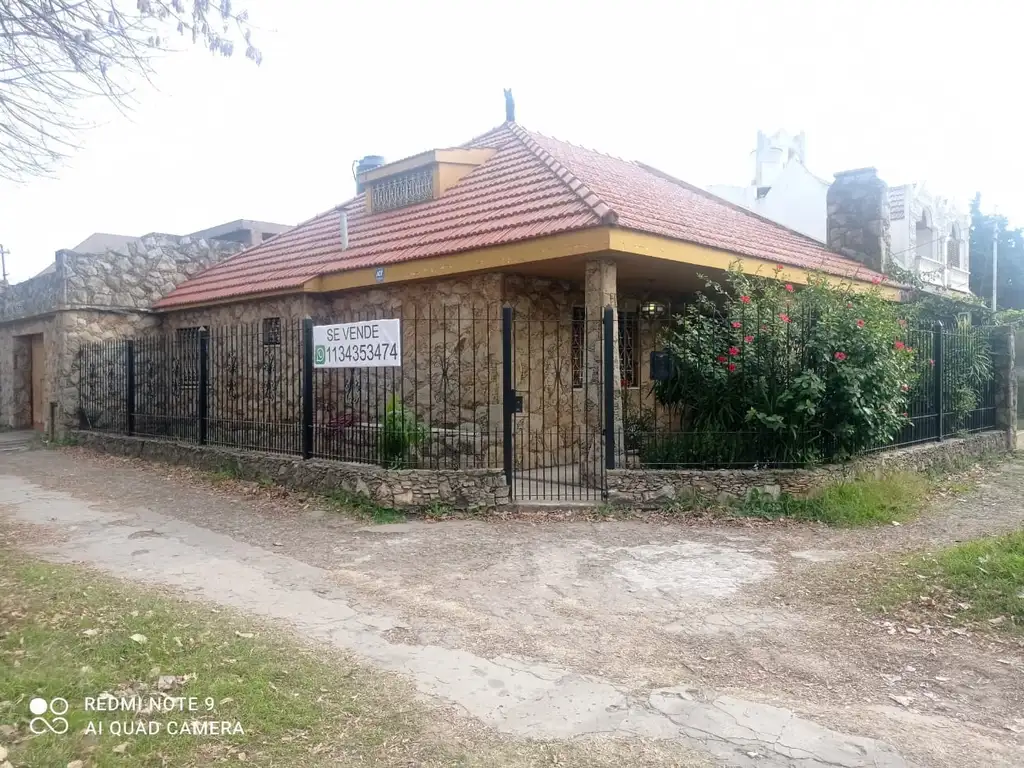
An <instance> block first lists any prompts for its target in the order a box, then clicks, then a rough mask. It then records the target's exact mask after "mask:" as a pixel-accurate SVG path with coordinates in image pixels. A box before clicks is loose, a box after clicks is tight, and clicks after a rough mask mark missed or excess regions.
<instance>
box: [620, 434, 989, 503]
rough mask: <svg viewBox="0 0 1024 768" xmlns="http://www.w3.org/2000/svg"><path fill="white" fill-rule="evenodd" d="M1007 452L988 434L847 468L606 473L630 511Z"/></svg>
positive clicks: (803, 491)
mask: <svg viewBox="0 0 1024 768" xmlns="http://www.w3.org/2000/svg"><path fill="white" fill-rule="evenodd" d="M1007 450H1008V446H1007V437H1006V432H1005V431H989V432H979V433H977V434H973V435H969V436H967V437H962V438H952V439H950V440H944V441H943V442H941V443H938V442H936V443H925V444H922V445H915V446H911V447H909V448H900V449H897V450H892V451H880V452H878V453H873V454H870V455H868V456H864V457H861V458H859V459H856V460H854V461H851V462H850V463H848V464H842V465H839V464H833V465H828V466H824V467H817V468H814V469H764V470H761V469H739V470H737V469H708V470H705V469H671V470H649V469H612V470H608V474H607V478H608V480H607V482H608V499H609V501H611V502H613V503H619V504H625V505H630V506H635V505H640V506H660V505H662V504H668V503H671V502H673V501H676V500H685V499H688V498H692V497H693V496H694V495H696V494H702V495H706V496H710V497H712V498H717V499H719V500H722V501H726V500H730V499H740V498H744V497H746V496H747V495H748V494H749V493H751V492H752V491H755V490H757V491H761V492H763V493H769V494H771V495H778V494H779V493H788V494H791V495H793V496H806V495H807V494H809V493H811V492H812V491H815V490H817V489H820V488H824V487H825V486H827V485H831V484H833V483H837V482H839V481H841V480H847V479H852V478H853V477H856V476H858V475H863V474H880V473H882V472H897V471H901V470H906V471H921V470H925V469H929V468H932V467H943V466H954V465H955V463H956V462H957V461H962V460H965V459H970V458H974V457H979V456H983V455H986V454H993V453H1005V452H1006V451H1007Z"/></svg>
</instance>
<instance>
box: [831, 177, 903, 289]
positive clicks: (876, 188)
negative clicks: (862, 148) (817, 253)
mask: <svg viewBox="0 0 1024 768" xmlns="http://www.w3.org/2000/svg"><path fill="white" fill-rule="evenodd" d="M825 202H826V206H827V209H828V220H827V231H828V247H829V248H831V249H832V250H833V251H837V252H839V253H841V254H842V255H843V256H846V257H847V258H850V259H853V260H854V261H858V262H860V263H861V264H863V265H864V266H866V267H868V268H869V269H873V270H875V271H876V272H885V271H886V270H887V268H888V266H889V263H888V262H889V254H890V251H891V236H890V231H889V230H890V226H891V222H890V218H889V188H888V186H887V185H886V183H885V182H884V181H882V180H881V179H880V178H878V172H877V171H876V170H875V169H874V168H859V169H857V170H853V171H842V172H841V173H837V174H836V180H835V182H833V184H832V186H830V187H829V189H828V194H827V195H826V198H825Z"/></svg>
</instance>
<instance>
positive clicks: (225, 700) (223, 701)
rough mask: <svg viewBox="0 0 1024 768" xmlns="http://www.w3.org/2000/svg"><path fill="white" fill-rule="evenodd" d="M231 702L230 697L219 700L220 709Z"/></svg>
mask: <svg viewBox="0 0 1024 768" xmlns="http://www.w3.org/2000/svg"><path fill="white" fill-rule="evenodd" d="M233 701H234V699H233V698H231V697H230V696H228V697H227V698H226V699H221V700H220V705H221V706H222V707H226V706H227V705H228V704H230V703H231V702H233Z"/></svg>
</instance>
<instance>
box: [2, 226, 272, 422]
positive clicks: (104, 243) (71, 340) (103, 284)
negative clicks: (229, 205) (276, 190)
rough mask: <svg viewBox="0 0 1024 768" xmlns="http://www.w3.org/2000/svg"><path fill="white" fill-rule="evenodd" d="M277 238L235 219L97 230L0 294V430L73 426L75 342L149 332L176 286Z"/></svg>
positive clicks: (265, 228)
mask: <svg viewBox="0 0 1024 768" xmlns="http://www.w3.org/2000/svg"><path fill="white" fill-rule="evenodd" d="M285 230H287V227H286V226H284V225H280V224H270V223H268V222H257V221H250V220H244V219H243V220H238V221H233V222H228V223H227V224H223V225H220V226H218V227H213V228H211V229H208V230H202V231H200V232H197V233H193V234H192V235H186V236H183V237H178V236H175V235H164V234H157V233H151V234H149V235H143V236H140V237H135V236H127V235H113V234H108V233H101V232H97V233H94V234H92V235H90V236H89V237H88V238H86V239H85V240H83V241H82V242H81V243H79V244H78V245H77V246H75V248H73V249H69V250H61V251H58V252H57V254H56V257H55V259H54V261H53V263H51V264H50V265H49V266H47V267H46V269H44V270H43V271H42V272H40V273H39V274H38V275H36V276H35V277H33V278H30V279H29V280H25V281H23V282H21V283H18V284H15V285H2V286H0V428H2V427H13V428H29V427H34V428H36V429H40V430H42V429H48V428H50V427H51V426H54V427H56V426H58V425H59V424H60V423H66V422H69V421H70V420H72V419H73V418H74V414H75V412H76V404H77V401H78V390H77V385H78V382H77V379H76V378H75V376H76V375H77V374H76V368H75V364H74V359H73V358H74V354H75V352H76V351H77V350H78V349H79V348H80V347H81V345H82V344H83V343H88V342H93V341H99V340H102V339H106V338H115V337H118V336H121V335H135V334H138V333H141V332H144V331H145V330H146V329H151V328H154V327H156V326H157V325H158V322H157V319H156V317H155V316H154V314H153V312H152V309H151V308H152V304H153V302H154V301H156V300H157V299H159V298H161V297H163V296H165V295H167V294H168V293H169V292H171V291H172V290H173V289H174V287H175V286H176V285H178V284H179V283H181V282H183V281H184V280H186V279H187V278H189V277H191V276H193V275H195V274H197V273H198V272H200V271H201V270H203V269H205V268H206V267H209V266H211V265H213V264H216V263H217V262H219V261H221V260H223V259H224V258H226V257H227V256H230V255H233V254H235V253H237V252H238V251H240V250H241V249H242V248H243V247H245V246H248V245H252V244H254V243H262V242H263V241H264V240H266V239H268V238H269V237H271V236H273V235H275V234H278V233H280V232H283V231H285Z"/></svg>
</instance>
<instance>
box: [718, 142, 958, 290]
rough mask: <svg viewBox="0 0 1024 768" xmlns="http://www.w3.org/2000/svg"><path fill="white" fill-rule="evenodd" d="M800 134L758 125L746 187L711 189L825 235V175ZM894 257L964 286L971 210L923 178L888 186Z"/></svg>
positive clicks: (825, 238)
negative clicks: (810, 163) (811, 161)
mask: <svg viewBox="0 0 1024 768" xmlns="http://www.w3.org/2000/svg"><path fill="white" fill-rule="evenodd" d="M806 163H807V142H806V138H805V136H804V134H803V133H800V134H797V135H796V136H793V135H791V134H789V133H787V132H785V131H778V132H777V133H774V134H772V135H771V136H767V135H766V134H765V133H763V132H761V131H758V133H757V148H756V149H755V151H754V178H753V183H752V184H750V185H748V186H730V185H726V184H713V185H711V186H710V187H709V188H708V189H709V190H710V191H711V192H713V193H714V194H716V195H718V196H720V197H722V198H723V199H725V200H728V201H730V202H732V203H735V204H736V205H741V206H743V207H744V208H747V209H748V210H751V211H754V212H755V213H758V214H760V215H761V216H765V217H767V218H769V219H772V220H773V221H777V222H779V223H780V224H782V225H784V226H787V227H790V228H791V229H795V230H796V231H798V232H802V233H803V234H806V235H808V236H809V237H813V238H814V239H815V240H818V241H820V242H822V243H826V242H829V235H828V210H827V200H826V199H827V196H828V190H829V187H830V186H831V184H830V182H828V181H825V180H824V179H821V178H819V177H818V176H816V175H814V174H813V173H811V171H810V170H808V168H807V165H806ZM886 194H887V195H888V203H889V211H890V214H889V216H890V227H889V228H890V231H891V256H892V263H893V264H895V265H897V266H899V267H901V268H903V269H907V270H909V271H911V272H913V273H915V274H917V275H919V276H920V277H921V279H922V280H923V281H924V282H925V283H928V284H930V285H932V286H934V287H936V288H940V289H949V290H951V291H959V292H967V291H969V287H968V283H969V279H970V266H969V263H968V258H969V237H968V233H969V231H970V225H971V221H970V215H969V214H967V213H965V212H964V211H962V210H961V209H959V208H958V207H957V206H956V205H955V204H954V203H952V202H951V201H949V200H947V199H945V198H942V197H939V196H936V195H933V194H932V193H931V192H930V191H929V190H928V189H927V188H926V186H925V185H924V184H921V183H918V184H903V185H900V186H895V187H889V188H888V189H887V193H886Z"/></svg>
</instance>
